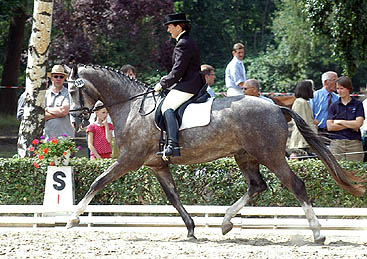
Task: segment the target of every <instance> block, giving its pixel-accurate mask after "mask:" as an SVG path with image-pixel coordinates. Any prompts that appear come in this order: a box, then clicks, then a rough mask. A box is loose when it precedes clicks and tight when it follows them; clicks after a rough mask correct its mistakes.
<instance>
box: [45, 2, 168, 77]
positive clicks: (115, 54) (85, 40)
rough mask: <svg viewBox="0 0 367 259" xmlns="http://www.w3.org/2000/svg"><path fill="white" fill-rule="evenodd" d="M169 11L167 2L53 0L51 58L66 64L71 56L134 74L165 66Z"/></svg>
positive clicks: (82, 61) (166, 61) (79, 60)
mask: <svg viewBox="0 0 367 259" xmlns="http://www.w3.org/2000/svg"><path fill="white" fill-rule="evenodd" d="M172 12H173V4H172V2H171V1H168V0H159V1H157V0H141V1H122V0H110V1H104V0H90V1H86V0H76V1H73V2H72V3H71V4H70V5H65V3H64V2H63V1H61V0H57V1H55V16H54V17H55V18H54V24H55V28H56V36H55V40H54V41H53V44H52V48H51V50H52V54H51V55H52V59H53V61H58V62H63V63H65V62H67V60H68V58H69V57H70V56H71V55H73V56H75V57H76V59H77V61H78V62H81V63H89V62H91V63H97V64H104V65H109V66H112V67H117V68H119V67H121V66H122V65H123V64H126V63H130V64H132V65H134V66H136V67H138V70H151V69H153V68H158V64H160V65H162V66H164V67H167V64H168V63H170V55H171V52H170V50H172V47H169V48H168V50H167V40H168V39H169V37H168V34H167V33H166V30H165V27H163V21H164V19H165V14H167V13H172ZM168 60H169V61H168Z"/></svg>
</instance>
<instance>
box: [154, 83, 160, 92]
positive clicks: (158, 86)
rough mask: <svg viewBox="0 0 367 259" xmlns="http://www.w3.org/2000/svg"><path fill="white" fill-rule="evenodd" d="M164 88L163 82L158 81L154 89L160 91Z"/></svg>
mask: <svg viewBox="0 0 367 259" xmlns="http://www.w3.org/2000/svg"><path fill="white" fill-rule="evenodd" d="M161 90H162V85H161V83H157V84H156V85H155V86H154V91H155V92H157V93H159V92H160V91H161Z"/></svg>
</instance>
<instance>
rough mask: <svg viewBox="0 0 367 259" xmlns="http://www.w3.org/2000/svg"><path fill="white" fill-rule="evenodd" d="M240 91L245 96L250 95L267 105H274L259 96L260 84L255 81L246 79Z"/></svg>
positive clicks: (269, 100) (267, 99) (268, 99)
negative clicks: (267, 103) (265, 102)
mask: <svg viewBox="0 0 367 259" xmlns="http://www.w3.org/2000/svg"><path fill="white" fill-rule="evenodd" d="M242 90H243V92H244V94H245V95H251V96H256V97H259V98H261V99H263V100H265V101H267V102H269V103H272V104H274V101H273V100H272V99H270V98H268V97H265V96H263V95H261V94H260V83H259V81H257V80H256V79H248V80H246V81H245V83H244V85H243V87H242Z"/></svg>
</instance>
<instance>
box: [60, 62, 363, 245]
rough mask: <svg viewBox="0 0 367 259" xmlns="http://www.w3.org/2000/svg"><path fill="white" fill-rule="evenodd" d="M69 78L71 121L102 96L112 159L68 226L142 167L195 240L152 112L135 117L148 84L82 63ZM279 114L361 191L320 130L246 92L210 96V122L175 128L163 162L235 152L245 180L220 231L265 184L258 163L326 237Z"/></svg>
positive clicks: (340, 179) (344, 182)
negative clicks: (175, 141) (113, 144)
mask: <svg viewBox="0 0 367 259" xmlns="http://www.w3.org/2000/svg"><path fill="white" fill-rule="evenodd" d="M75 80H76V81H75ZM69 81H70V82H71V83H70V84H69V93H70V96H71V107H70V108H71V110H74V113H75V115H76V116H77V117H76V122H75V126H76V127H79V126H80V124H81V121H80V118H81V117H82V116H83V115H82V112H83V111H84V113H86V114H88V112H89V111H90V110H91V108H92V107H93V105H94V104H95V102H96V101H97V100H101V101H102V102H103V103H104V104H105V107H106V108H107V110H108V112H109V114H110V116H111V118H112V121H113V124H114V128H115V133H116V140H117V146H118V149H119V157H118V159H117V161H116V162H115V163H113V164H112V165H111V166H110V167H109V168H108V169H107V170H106V171H105V172H104V173H103V174H101V175H100V176H98V177H97V178H96V179H95V181H94V182H93V183H92V185H91V186H90V189H89V191H88V192H87V194H86V195H85V196H84V198H83V199H82V200H81V201H80V202H79V204H78V205H77V209H76V211H75V212H74V213H73V214H72V216H71V219H70V220H69V222H68V224H67V227H68V228H70V227H72V226H75V225H77V224H79V216H80V215H81V214H82V213H83V212H84V210H85V209H86V207H87V205H88V204H89V202H90V201H91V200H92V199H93V197H94V196H95V195H96V193H97V192H98V191H99V190H101V189H102V188H103V187H104V186H105V185H106V184H108V183H111V182H112V181H114V180H116V179H117V178H119V177H121V176H123V175H125V174H126V173H128V172H130V171H133V170H137V169H139V168H140V167H141V166H143V165H144V166H147V167H149V168H151V169H152V171H153V173H154V174H155V176H156V177H157V179H158V181H159V182H160V184H161V186H162V188H163V190H164V192H165V193H166V195H167V198H168V200H169V201H170V202H171V204H172V205H173V206H174V207H175V208H176V209H177V211H178V212H179V214H180V215H181V217H182V219H183V221H184V222H185V225H186V227H187V230H188V237H189V238H195V236H194V227H195V225H194V222H193V220H192V218H191V217H190V216H189V214H188V213H187V211H186V210H185V208H184V207H183V206H182V204H181V202H180V199H179V196H178V194H177V190H176V187H175V183H174V181H173V178H172V175H171V173H170V170H169V167H168V163H166V162H164V161H163V160H162V159H161V157H160V156H157V155H156V152H157V151H158V148H159V147H158V142H159V139H160V131H159V130H158V129H157V127H156V126H155V123H154V114H153V113H151V114H149V115H148V116H142V115H141V112H139V110H140V108H141V103H142V100H143V99H142V97H141V96H140V95H141V94H142V93H144V92H146V91H147V90H148V89H147V86H146V85H144V84H143V83H141V82H138V81H136V80H134V79H131V78H129V77H128V76H125V75H123V74H122V73H120V72H118V71H115V70H113V69H110V68H107V67H104V68H103V67H99V66H84V65H79V66H76V65H74V68H73V69H72V71H71V73H70V76H69ZM72 82H74V83H72ZM154 108H155V106H154V98H153V93H151V94H149V95H148V97H147V98H146V99H145V101H144V111H145V112H147V113H148V112H149V111H151V110H153V109H154ZM283 113H284V114H283ZM285 115H288V116H291V117H292V118H294V119H295V122H296V124H297V127H298V128H299V130H300V132H301V133H302V134H303V136H304V137H305V138H306V140H307V141H308V143H309V144H310V146H311V147H313V148H314V150H315V152H316V153H317V154H318V156H319V158H320V159H321V160H322V161H323V162H324V164H325V166H326V167H327V169H328V171H329V172H330V173H331V175H332V176H333V177H334V179H335V180H336V181H337V183H338V184H339V185H340V186H341V187H342V188H343V189H345V190H347V191H349V192H351V193H353V194H355V195H359V196H361V195H363V193H364V188H363V186H361V185H360V184H356V182H358V181H359V180H360V179H358V178H357V177H355V176H354V175H353V174H351V173H348V172H346V171H344V170H343V169H342V168H341V167H340V166H339V165H338V163H337V161H336V160H335V158H334V157H333V156H332V154H331V153H330V151H329V150H328V149H327V148H326V146H325V145H324V144H323V142H322V141H321V139H320V138H319V136H318V135H316V134H314V133H313V131H312V130H311V129H310V128H309V127H308V126H307V125H306V124H305V122H304V121H303V120H302V118H301V117H299V116H298V115H297V114H296V113H294V112H292V111H291V110H289V109H287V108H284V107H279V106H277V105H273V104H270V103H269V102H266V101H263V100H262V99H260V98H256V97H252V96H238V97H228V98H220V99H216V100H215V101H214V103H213V107H212V114H211V122H210V124H209V125H207V126H205V127H196V128H190V129H185V130H182V131H180V133H179V139H180V145H181V146H182V150H181V156H180V157H172V158H171V160H170V162H171V163H173V164H193V163H204V162H208V161H212V160H215V159H218V158H221V157H231V156H233V157H234V158H235V161H236V162H237V164H238V166H239V168H240V170H241V172H242V173H243V175H244V177H245V179H246V181H247V183H248V190H247V192H246V193H245V195H244V196H243V197H242V198H240V199H239V200H238V201H237V202H236V203H235V204H234V205H232V206H231V207H230V208H229V209H228V210H227V211H226V214H225V216H224V220H223V224H222V233H223V234H226V233H227V232H229V231H230V230H231V229H232V227H233V225H232V223H231V219H232V218H233V217H234V216H235V215H236V213H237V212H238V211H239V210H240V209H241V208H242V207H243V206H245V204H246V203H248V202H249V200H250V199H252V198H254V197H255V196H256V195H258V194H259V193H261V192H263V191H264V190H266V188H267V186H266V183H265V181H264V180H263V178H262V176H261V174H260V172H259V164H263V165H265V166H266V167H268V168H269V169H270V170H271V171H272V172H273V173H274V174H275V175H276V176H277V177H278V178H279V179H280V181H281V182H282V184H284V185H285V186H286V187H287V188H288V190H289V191H291V192H292V193H293V194H294V195H295V197H296V198H297V199H298V200H299V202H300V203H301V205H302V207H303V209H304V211H305V215H306V218H307V220H308V221H309V225H310V228H311V229H312V231H313V236H314V240H315V242H317V243H323V242H324V241H325V237H324V236H322V235H320V224H319V222H318V220H317V218H316V215H315V213H314V211H313V209H312V207H311V203H310V201H309V199H308V197H307V194H306V189H305V185H304V183H303V182H302V181H301V180H300V179H299V178H298V177H297V176H296V175H295V174H294V173H293V172H292V171H291V170H290V168H289V166H288V164H287V162H286V159H285V148H286V141H287V136H288V125H287V122H286V119H285Z"/></svg>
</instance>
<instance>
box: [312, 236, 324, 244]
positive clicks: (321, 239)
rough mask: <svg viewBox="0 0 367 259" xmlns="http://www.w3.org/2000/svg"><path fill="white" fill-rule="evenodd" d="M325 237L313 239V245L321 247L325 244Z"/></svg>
mask: <svg viewBox="0 0 367 259" xmlns="http://www.w3.org/2000/svg"><path fill="white" fill-rule="evenodd" d="M325 239H326V237H325V236H322V235H320V236H319V238H317V239H316V238H315V243H316V244H318V245H323V244H324V243H325Z"/></svg>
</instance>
